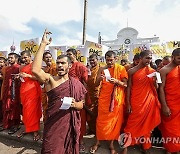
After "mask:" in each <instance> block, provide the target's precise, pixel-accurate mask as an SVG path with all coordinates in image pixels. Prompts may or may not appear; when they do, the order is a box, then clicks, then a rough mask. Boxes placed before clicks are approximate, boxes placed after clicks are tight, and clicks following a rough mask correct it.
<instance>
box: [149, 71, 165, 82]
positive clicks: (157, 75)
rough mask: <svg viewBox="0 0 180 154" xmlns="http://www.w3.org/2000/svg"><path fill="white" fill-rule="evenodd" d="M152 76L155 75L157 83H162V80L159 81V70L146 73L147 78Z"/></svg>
mask: <svg viewBox="0 0 180 154" xmlns="http://www.w3.org/2000/svg"><path fill="white" fill-rule="evenodd" d="M153 76H155V77H156V81H157V83H162V81H161V75H160V73H159V72H153V73H151V74H148V75H147V77H149V78H152V77H153Z"/></svg>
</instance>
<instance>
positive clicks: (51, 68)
mask: <svg viewBox="0 0 180 154" xmlns="http://www.w3.org/2000/svg"><path fill="white" fill-rule="evenodd" d="M43 61H44V62H45V63H46V66H44V67H43V68H42V69H43V70H44V72H45V73H49V74H51V75H52V76H56V75H57V71H56V64H55V63H54V62H53V58H52V54H51V53H50V52H44V54H43ZM47 102H48V98H47V94H46V90H45V88H43V89H42V107H43V121H44V122H45V120H46V110H47V107H48V103H47Z"/></svg>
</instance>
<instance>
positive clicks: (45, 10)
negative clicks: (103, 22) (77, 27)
mask: <svg viewBox="0 0 180 154" xmlns="http://www.w3.org/2000/svg"><path fill="white" fill-rule="evenodd" d="M81 10H82V9H81V5H80V0H68V1H64V0H51V1H49V0H38V1H37V0H31V1H25V0H14V1H12V0H5V1H3V2H1V5H0V20H1V21H3V23H1V24H3V25H7V27H8V28H10V29H13V30H15V31H20V32H23V33H27V32H31V28H29V27H28V26H27V25H26V24H27V23H28V22H29V21H30V20H31V19H37V20H39V21H42V22H45V23H48V24H61V23H64V22H67V21H70V20H74V21H79V20H81V18H82V11H81Z"/></svg>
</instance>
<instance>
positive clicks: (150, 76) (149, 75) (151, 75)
mask: <svg viewBox="0 0 180 154" xmlns="http://www.w3.org/2000/svg"><path fill="white" fill-rule="evenodd" d="M153 76H156V72H153V73H151V74H148V75H147V77H149V78H152V77H153Z"/></svg>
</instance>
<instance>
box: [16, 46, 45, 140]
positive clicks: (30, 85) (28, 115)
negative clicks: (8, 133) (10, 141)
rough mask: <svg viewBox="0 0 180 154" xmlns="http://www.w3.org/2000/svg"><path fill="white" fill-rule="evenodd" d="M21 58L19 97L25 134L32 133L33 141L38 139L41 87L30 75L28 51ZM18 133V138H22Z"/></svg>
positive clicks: (30, 64) (30, 62) (23, 52)
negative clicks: (22, 64)
mask: <svg viewBox="0 0 180 154" xmlns="http://www.w3.org/2000/svg"><path fill="white" fill-rule="evenodd" d="M21 58H22V61H23V63H24V64H25V65H24V66H23V67H22V68H20V77H21V80H22V82H21V87H20V97H21V103H22V106H23V123H24V125H25V133H33V139H34V141H37V140H39V139H40V136H39V134H38V131H39V129H40V118H41V116H42V111H41V87H40V83H39V82H38V81H37V78H36V77H35V76H34V75H33V74H32V71H31V69H32V60H31V53H30V51H27V50H25V51H22V52H21ZM23 135H24V133H23V132H22V133H20V134H19V135H18V137H22V136H23Z"/></svg>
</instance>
